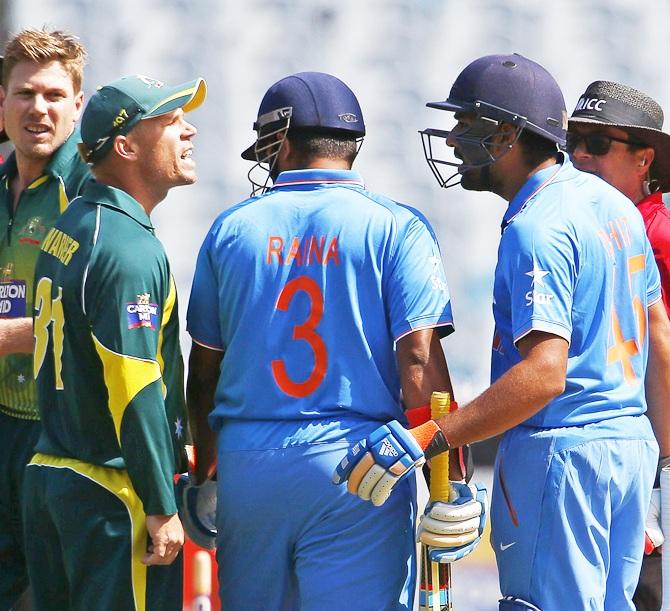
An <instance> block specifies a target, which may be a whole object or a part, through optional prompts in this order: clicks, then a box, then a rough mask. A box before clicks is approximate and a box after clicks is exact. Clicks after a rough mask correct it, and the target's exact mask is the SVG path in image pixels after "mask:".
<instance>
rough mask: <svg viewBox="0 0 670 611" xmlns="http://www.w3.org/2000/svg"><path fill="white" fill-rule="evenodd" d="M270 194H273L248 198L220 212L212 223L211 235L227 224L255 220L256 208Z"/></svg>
mask: <svg viewBox="0 0 670 611" xmlns="http://www.w3.org/2000/svg"><path fill="white" fill-rule="evenodd" d="M270 194H271V192H268V193H265V194H263V195H255V196H252V197H248V198H247V199H244V200H242V201H240V202H237V203H236V204H233V205H232V206H230V207H229V208H226V209H225V210H223V211H222V212H220V213H219V214H218V215H217V216H216V218H215V219H214V221H213V222H212V225H211V228H210V233H211V232H216V231H218V230H220V229H221V227H223V226H224V225H226V224H231V223H235V222H244V221H245V220H246V219H248V218H251V219H253V216H254V214H255V209H256V207H257V206H259V205H261V203H262V202H263V201H264V199H265V198H267V197H268V196H269V195H270Z"/></svg>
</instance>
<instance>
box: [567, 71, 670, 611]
mask: <svg viewBox="0 0 670 611" xmlns="http://www.w3.org/2000/svg"><path fill="white" fill-rule="evenodd" d="M568 125H569V127H568V138H567V149H568V152H569V153H570V155H571V156H572V161H573V163H574V164H575V166H576V167H577V168H579V169H580V170H582V171H584V172H590V173H592V174H596V175H597V176H600V178H602V179H603V180H606V181H607V182H608V183H610V184H611V185H613V186H614V187H616V188H617V189H619V191H621V192H622V193H623V194H624V195H626V196H628V197H629V198H630V199H631V200H632V201H633V203H634V204H635V206H636V207H637V209H638V211H639V212H640V214H641V215H642V219H643V220H644V225H645V229H646V232H647V237H648V238H649V242H650V243H651V246H652V248H653V250H654V258H655V259H656V264H657V265H658V270H659V272H660V275H661V293H662V296H663V303H664V304H665V308H666V310H667V311H668V313H669V314H670V212H669V211H668V209H667V208H666V207H665V204H664V203H663V197H662V194H663V193H664V192H667V191H670V135H668V134H666V133H664V132H663V131H662V129H663V110H662V109H661V107H660V105H659V104H658V103H657V102H656V101H655V100H653V99H652V98H651V97H650V96H648V95H647V94H646V93H643V92H641V91H638V90H637V89H633V88H632V87H629V86H627V85H623V84H621V83H615V82H611V81H595V82H593V83H591V84H590V85H589V86H588V87H587V88H586V91H585V92H584V93H583V94H582V96H581V97H580V98H579V101H578V102H577V106H576V108H575V110H574V112H573V113H572V116H571V117H570V121H569V124H568ZM649 375H650V374H648V376H649ZM647 392H649V388H648V389H647ZM669 462H670V456H666V457H661V460H660V464H666V463H669ZM659 519H660V490H659V489H658V480H657V482H656V488H655V490H654V492H653V493H652V503H651V506H650V509H649V515H648V517H647V529H646V541H645V552H646V554H645V556H644V558H643V560H642V572H641V574H640V582H639V585H638V587H637V590H636V591H635V596H634V598H633V602H634V603H635V606H636V607H637V609H639V610H643V611H652V610H658V609H660V608H661V599H662V589H661V555H660V553H659V552H658V549H656V548H657V547H658V546H660V545H661V544H662V543H663V534H662V533H661V531H660V525H658V521H659Z"/></svg>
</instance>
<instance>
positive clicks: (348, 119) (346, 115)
mask: <svg viewBox="0 0 670 611" xmlns="http://www.w3.org/2000/svg"><path fill="white" fill-rule="evenodd" d="M337 116H338V118H339V119H340V120H341V121H344V122H345V123H358V117H357V116H356V115H355V114H354V113H353V112H343V113H342V114H341V115H337Z"/></svg>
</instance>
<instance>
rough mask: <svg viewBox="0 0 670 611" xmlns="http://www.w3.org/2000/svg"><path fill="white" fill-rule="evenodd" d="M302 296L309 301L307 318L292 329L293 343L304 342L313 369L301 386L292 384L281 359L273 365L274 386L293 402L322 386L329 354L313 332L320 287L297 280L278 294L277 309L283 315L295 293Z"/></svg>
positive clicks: (302, 278)
mask: <svg viewBox="0 0 670 611" xmlns="http://www.w3.org/2000/svg"><path fill="white" fill-rule="evenodd" d="M299 292H303V293H306V294H307V297H309V303H310V307H309V316H307V319H306V320H305V322H303V323H302V324H299V325H295V326H294V327H293V336H292V337H293V339H294V340H304V341H306V342H307V343H308V344H309V346H310V348H311V349H312V352H313V353H314V367H313V368H312V371H311V373H310V374H309V376H308V377H307V379H306V380H305V381H304V382H296V381H294V380H292V379H291V378H290V377H289V375H288V373H287V372H286V365H285V364H284V361H283V360H281V359H275V360H274V361H272V375H273V376H274V379H275V382H276V383H277V386H279V388H280V389H281V390H282V392H285V393H286V394H287V395H290V396H291V397H296V398H302V397H306V396H307V395H310V394H312V393H313V392H314V391H315V390H316V389H317V388H318V387H319V385H320V384H321V382H323V378H324V377H325V376H326V370H327V368H328V351H327V350H326V344H325V343H324V341H323V338H322V337H321V336H320V335H319V334H318V333H317V332H316V331H315V329H316V326H317V325H318V324H319V322H321V318H322V316H323V294H322V292H321V288H320V287H319V285H318V284H317V283H316V282H315V281H314V280H312V279H311V278H310V277H308V276H299V277H298V278H294V279H293V280H291V281H290V282H287V283H286V286H285V287H284V288H283V289H282V291H281V293H279V299H277V309H278V310H281V311H283V312H285V311H286V310H288V307H289V304H290V303H291V301H292V300H293V298H294V297H295V295H296V293H299Z"/></svg>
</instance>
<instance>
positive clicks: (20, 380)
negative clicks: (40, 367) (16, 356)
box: [16, 373, 26, 384]
mask: <svg viewBox="0 0 670 611" xmlns="http://www.w3.org/2000/svg"><path fill="white" fill-rule="evenodd" d="M16 381H17V382H18V383H19V384H24V383H25V381H26V376H24V375H23V374H22V373H20V374H19V375H17V376H16Z"/></svg>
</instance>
